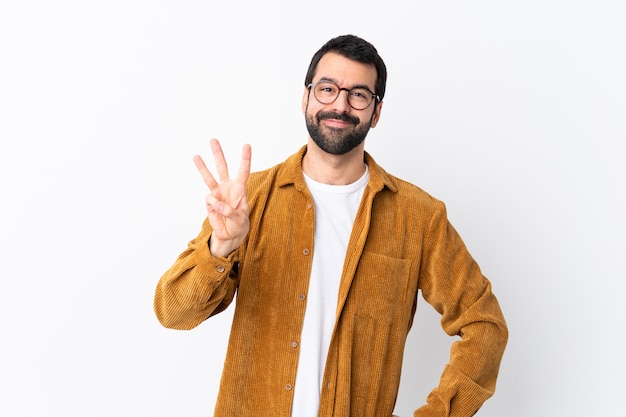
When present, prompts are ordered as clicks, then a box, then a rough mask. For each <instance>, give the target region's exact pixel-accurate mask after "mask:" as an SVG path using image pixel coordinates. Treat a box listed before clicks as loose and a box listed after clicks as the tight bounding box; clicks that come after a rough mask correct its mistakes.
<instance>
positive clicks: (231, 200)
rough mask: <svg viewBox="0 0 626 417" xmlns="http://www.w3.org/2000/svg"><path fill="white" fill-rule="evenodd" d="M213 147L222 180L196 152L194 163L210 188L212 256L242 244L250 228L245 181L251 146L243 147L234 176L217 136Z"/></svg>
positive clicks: (224, 254) (228, 252)
mask: <svg viewBox="0 0 626 417" xmlns="http://www.w3.org/2000/svg"><path fill="white" fill-rule="evenodd" d="M211 150H212V151H213V158H214V159H215V168H216V170H217V175H218V177H219V179H220V182H217V181H216V180H215V177H213V175H212V174H211V172H210V171H209V170H208V168H207V167H206V164H205V163H204V161H203V160H202V157H200V156H199V155H195V156H194V157H193V162H194V164H195V165H196V168H198V171H199V172H200V175H202V179H203V180H204V183H205V184H206V185H207V186H208V187H209V190H210V194H209V195H208V196H207V197H206V200H205V201H206V209H207V216H208V219H209V223H210V224H211V227H212V228H213V234H212V235H211V238H210V242H209V243H210V246H209V249H210V250H211V254H213V256H224V257H225V256H228V255H229V254H230V253H231V252H232V251H233V250H235V249H237V248H238V247H239V245H241V242H242V241H243V240H244V239H245V237H246V235H247V234H248V230H249V229H250V207H249V206H248V199H247V197H246V184H247V182H248V177H249V176H250V160H251V157H252V149H251V147H250V145H244V146H243V149H242V151H241V165H240V166H239V172H238V173H237V177H236V178H235V179H231V178H230V176H229V175H228V165H227V164H226V159H225V158H224V153H223V152H222V147H221V145H220V143H219V141H218V140H217V139H211Z"/></svg>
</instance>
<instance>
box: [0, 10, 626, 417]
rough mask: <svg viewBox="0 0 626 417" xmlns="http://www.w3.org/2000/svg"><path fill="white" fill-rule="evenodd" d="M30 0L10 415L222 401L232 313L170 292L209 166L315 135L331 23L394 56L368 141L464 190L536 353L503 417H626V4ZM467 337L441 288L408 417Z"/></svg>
mask: <svg viewBox="0 0 626 417" xmlns="http://www.w3.org/2000/svg"><path fill="white" fill-rule="evenodd" d="M217 3H218V2H216V1H214V2H210V1H177V2H174V1H147V0H146V1H138V0H124V1H121V0H120V1H107V2H104V1H102V2H97V1H78V0H77V1H69V0H61V1H55V2H47V1H43V0H42V1H19V2H18V1H14V2H9V1H5V2H2V5H1V6H0V139H1V145H0V186H1V188H0V191H1V195H2V204H1V205H0V207H1V208H0V210H1V216H0V250H1V254H0V256H1V259H0V262H1V266H0V273H1V276H0V279H1V283H0V284H1V285H0V314H1V318H2V329H1V330H0V334H1V338H2V342H1V344H0V352H1V355H0V393H1V394H0V415H3V416H11V417H13V416H29V417H34V416H46V417H47V416H66V417H70V416H71V417H74V416H76V417H85V416H90V417H91V416H94V417H100V416H123V417H127V416H128V417H130V416H132V417H135V416H137V417H141V416H174V415H176V416H187V417H192V416H198V417H200V416H210V415H212V410H213V406H214V403H215V397H216V394H217V384H218V381H219V377H220V373H221V367H222V363H223V358H224V352H225V346H226V342H227V337H228V330H229V325H230V320H231V318H232V309H231V310H228V311H227V312H225V313H224V314H222V315H221V316H219V317H216V318H214V319H212V320H210V321H207V322H205V323H203V324H202V325H201V326H199V327H198V328H196V329H194V330H192V331H189V332H182V331H174V330H167V329H164V328H162V327H160V325H159V324H158V322H157V320H156V318H155V316H154V314H153V311H152V297H153V291H154V287H155V285H156V282H157V280H158V279H159V277H160V275H161V274H162V272H164V271H165V269H167V267H169V266H170V265H171V263H172V262H173V261H174V260H175V258H176V256H177V255H178V254H179V253H180V252H181V251H182V250H183V249H184V248H185V246H186V244H187V241H188V240H190V239H191V238H193V237H194V236H195V234H196V233H197V231H198V230H199V227H200V223H201V221H202V219H203V217H204V214H205V213H204V208H203V199H204V196H205V193H206V190H205V186H204V185H203V183H202V180H201V178H200V177H199V175H198V174H197V173H196V171H195V168H194V167H193V164H192V162H191V157H192V155H193V154H195V153H201V154H203V155H205V156H207V157H209V159H210V152H209V150H208V140H209V138H210V137H218V138H220V139H221V140H222V142H223V143H224V147H225V151H226V153H227V156H228V158H229V160H230V161H232V164H231V167H232V168H233V169H236V167H237V166H238V163H239V155H240V149H241V145H242V144H243V143H245V142H248V143H251V144H252V147H253V169H255V170H258V169H263V168H267V167H269V166H271V165H273V164H275V163H278V162H280V161H282V160H283V159H285V158H286V157H287V156H288V155H290V154H291V153H293V152H295V151H296V150H297V149H298V148H299V147H300V146H301V145H302V144H304V143H305V140H306V129H305V125H304V121H303V118H302V115H301V109H300V100H301V94H302V90H303V82H304V75H305V71H306V68H307V66H308V64H309V60H310V58H311V56H312V54H313V53H314V52H315V51H316V50H317V49H318V48H319V47H320V46H321V45H322V44H323V43H324V42H325V41H326V40H328V39H329V38H331V37H334V36H336V35H340V34H345V33H353V34H356V35H360V36H362V37H364V38H366V39H368V40H369V41H371V42H372V43H373V44H374V45H375V46H376V47H377V48H378V50H379V52H380V54H381V55H382V56H383V58H384V59H385V61H386V63H387V66H388V69H389V82H388V93H387V96H386V97H385V102H384V107H383V113H382V118H381V121H380V124H379V125H378V127H377V128H376V129H374V130H372V132H371V133H370V135H369V136H368V139H367V141H366V143H367V145H366V147H367V149H368V151H369V152H371V153H372V154H373V156H374V157H375V159H376V160H377V161H378V162H379V163H380V164H381V165H383V167H385V168H386V169H387V170H388V171H389V172H391V173H393V174H396V175H398V176H400V177H402V178H405V179H407V180H409V181H411V182H413V183H415V184H417V185H419V186H421V187H422V188H424V189H426V190H427V191H428V192H430V193H431V194H433V195H434V196H436V197H438V198H440V199H442V200H444V201H445V202H446V203H447V206H448V210H449V215H450V219H451V221H452V222H453V224H454V225H455V226H456V228H457V229H458V230H459V231H460V233H461V235H462V236H463V238H464V240H465V242H466V243H467V245H468V247H469V248H470V251H471V252H472V254H473V255H474V256H475V258H476V259H477V260H478V261H479V263H480V265H481V266H482V268H483V272H484V273H485V275H487V276H488V277H489V278H490V279H491V281H492V282H493V285H494V290H495V292H496V295H497V296H498V297H499V300H500V302H501V305H502V308H503V310H504V313H505V316H506V318H507V321H508V324H509V326H510V333H511V335H510V342H509V345H508V348H507V351H506V353H505V357H504V360H503V362H502V368H501V374H500V377H499V381H498V389H497V392H496V395H495V396H494V397H493V398H492V399H490V400H489V401H488V402H487V403H486V404H485V406H484V407H483V408H482V410H481V411H480V412H479V413H478V415H479V416H508V417H522V416H524V417H527V416H528V417H531V416H532V417H543V416H545V417H548V416H549V417H553V416H602V417H609V416H623V415H624V410H623V405H622V404H623V401H622V400H620V399H621V398H623V394H624V391H625V389H626V384H625V383H624V377H623V375H624V373H625V372H626V364H625V360H624V357H625V355H624V336H623V333H624V319H625V318H626V314H625V308H624V301H623V300H624V292H625V290H626V285H625V278H626V268H625V266H624V256H625V255H624V251H625V249H626V242H625V240H626V238H625V232H626V224H625V223H626V222H625V220H624V213H626V184H625V183H626V181H625V179H626V178H625V177H626V170H625V168H624V165H625V164H624V156H625V152H624V151H623V148H622V147H623V145H624V139H625V138H626V81H625V80H626V77H625V76H624V74H626V47H625V43H626V42H625V39H626V25H625V24H624V22H625V20H626V6H625V5H624V3H623V2H622V1H618V0H616V1H593V2H592V1H572V0H570V1H565V0H553V1H548V0H541V1H539V0H537V1H517V2H512V1H445V2H444V1H437V2H435V1H431V2H427V1H412V2H409V1H385V2H380V1H345V2H341V1H326V0H324V1H318V2H309V3H302V4H300V3H297V2H293V1H279V0H267V1H259V2H257V1H247V2H241V1H239V2H238V1H231V2H219V5H216V4H217ZM450 342H451V340H450V338H448V337H447V336H445V335H444V334H443V332H442V331H441V330H440V328H439V320H438V316H437V315H436V314H435V313H434V312H433V310H432V308H431V307H430V306H429V305H427V304H426V303H421V304H420V306H419V308H418V311H417V318H416V322H415V326H414V328H413V330H412V332H411V335H410V338H409V341H408V345H407V349H406V360H405V366H404V373H403V379H402V387H401V392H400V396H399V398H398V403H397V408H396V413H397V414H400V415H401V416H403V417H408V416H410V415H411V413H412V411H413V410H414V409H415V408H417V407H418V406H420V405H421V404H422V403H423V401H424V398H425V397H426V395H427V393H428V392H429V391H430V389H431V388H433V387H434V386H435V385H436V384H437V381H438V377H439V374H440V372H441V370H442V368H443V365H444V363H446V362H447V358H448V345H449V343H450Z"/></svg>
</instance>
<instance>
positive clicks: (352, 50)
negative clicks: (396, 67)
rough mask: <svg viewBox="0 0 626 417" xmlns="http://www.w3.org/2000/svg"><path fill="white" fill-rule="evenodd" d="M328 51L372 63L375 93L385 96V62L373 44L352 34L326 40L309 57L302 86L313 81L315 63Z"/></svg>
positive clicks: (364, 62)
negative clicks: (309, 60) (374, 73)
mask: <svg viewBox="0 0 626 417" xmlns="http://www.w3.org/2000/svg"><path fill="white" fill-rule="evenodd" d="M328 52H335V53H337V54H339V55H341V56H344V57H346V58H348V59H351V60H353V61H357V62H361V63H363V64H367V65H372V66H373V67H374V68H376V85H375V87H374V88H375V89H376V91H375V93H376V95H378V97H379V98H380V100H382V99H383V97H384V96H385V87H386V85H387V67H386V66H385V62H384V61H383V59H382V58H381V57H380V55H378V51H377V50H376V48H374V45H372V44H371V43H369V42H368V41H366V40H365V39H361V38H359V37H358V36H354V35H342V36H337V37H336V38H333V39H331V40H329V41H328V42H326V43H325V44H324V45H323V46H322V47H321V48H320V49H319V50H318V51H317V52H316V53H315V55H313V58H312V59H311V63H310V64H309V69H308V70H307V72H306V77H305V78H304V86H305V87H306V86H308V85H309V84H311V82H312V81H313V76H314V75H315V71H316V70H317V64H318V63H319V62H320V59H322V57H323V56H324V55H325V54H327V53H328Z"/></svg>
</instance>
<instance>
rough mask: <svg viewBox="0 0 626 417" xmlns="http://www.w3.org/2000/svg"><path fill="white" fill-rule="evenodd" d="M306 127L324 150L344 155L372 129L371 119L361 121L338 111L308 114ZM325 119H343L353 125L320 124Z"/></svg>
mask: <svg viewBox="0 0 626 417" xmlns="http://www.w3.org/2000/svg"><path fill="white" fill-rule="evenodd" d="M305 119H306V128H307V130H308V131H309V135H310V136H311V139H313V142H315V144H316V145H317V146H319V147H320V148H321V149H322V150H323V151H324V152H327V153H329V154H332V155H344V154H346V153H348V152H350V151H351V150H353V149H354V148H356V147H357V146H359V145H360V144H361V143H362V142H363V141H364V140H365V137H366V136H367V132H369V130H370V126H371V120H370V121H368V122H367V123H361V120H360V119H359V118H358V117H354V116H350V115H348V114H345V113H343V114H339V113H337V112H323V111H320V112H318V113H317V114H315V115H313V114H308V113H307V114H306V116H305ZM324 119H337V120H342V121H345V122H348V123H351V124H352V125H353V128H352V129H341V128H332V127H326V126H323V125H321V124H320V122H321V121H322V120H324Z"/></svg>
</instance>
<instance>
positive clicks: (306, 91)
mask: <svg viewBox="0 0 626 417" xmlns="http://www.w3.org/2000/svg"><path fill="white" fill-rule="evenodd" d="M310 91H311V90H310V89H308V88H307V87H304V92H303V93H302V114H306V108H307V106H308V105H309V92H310Z"/></svg>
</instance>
